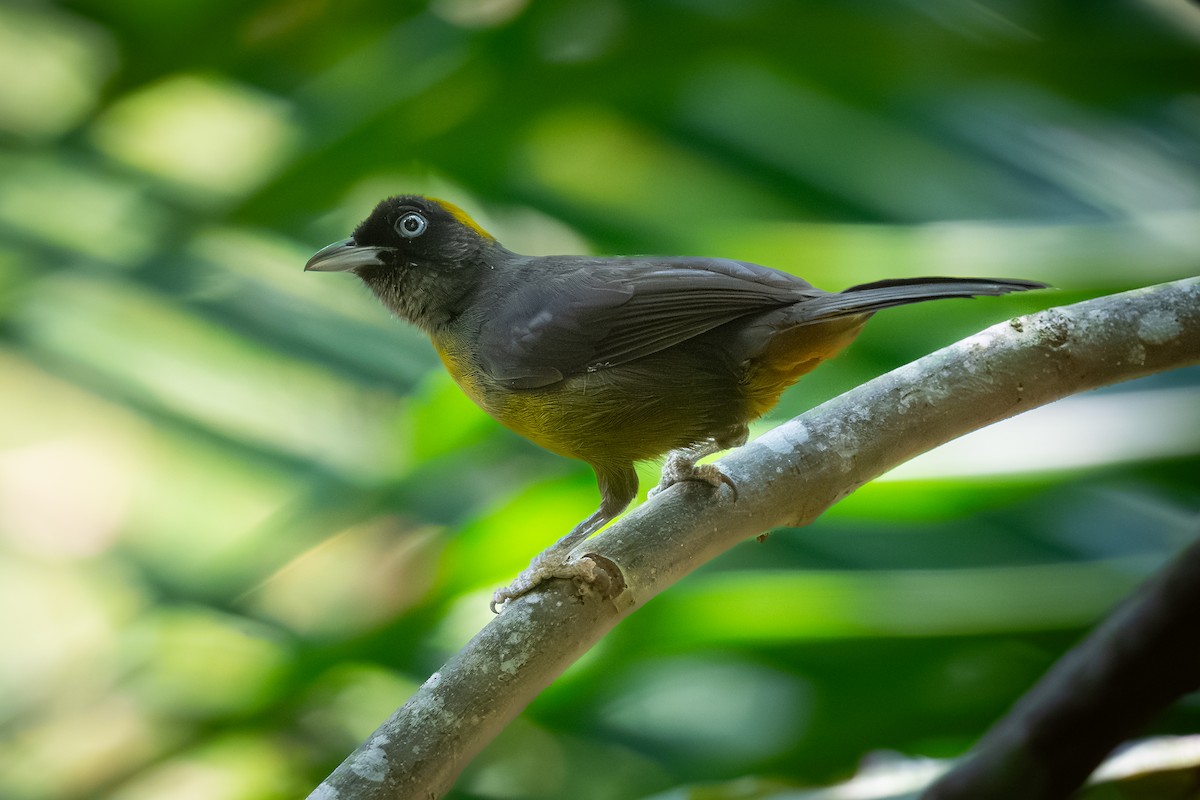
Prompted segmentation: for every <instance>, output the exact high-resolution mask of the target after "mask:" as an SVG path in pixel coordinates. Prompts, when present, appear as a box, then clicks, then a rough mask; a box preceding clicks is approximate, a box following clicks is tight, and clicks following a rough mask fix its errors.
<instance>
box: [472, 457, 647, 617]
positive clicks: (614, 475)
mask: <svg viewBox="0 0 1200 800" xmlns="http://www.w3.org/2000/svg"><path fill="white" fill-rule="evenodd" d="M592 467H593V469H595V470H596V481H597V483H598V484H599V485H600V507H599V508H598V509H596V511H595V513H593V514H592V515H591V516H590V517H588V518H587V519H585V520H584V521H583V522H581V523H579V524H578V525H576V526H575V527H574V528H572V529H571V532H570V533H568V534H567V535H566V536H564V537H562V538H561V539H559V540H558V541H557V542H555V543H554V544H552V545H551V546H550V547H548V548H546V549H545V550H543V551H542V552H541V553H540V554H539V555H537V556H536V557H535V558H534V559H533V561H531V562H530V563H529V566H528V567H526V568H525V569H524V570H522V571H521V574H520V575H518V576H517V577H516V578H515V579H514V580H513V582H512V583H510V584H509V585H508V586H505V587H504V588H502V589H497V590H496V591H495V592H494V593H493V594H492V602H491V609H492V613H495V614H498V613H500V612H499V609H500V607H502V606H503V605H504V604H505V603H507V602H508V601H510V600H514V599H516V598H518V597H520V596H521V595H523V594H526V593H528V592H529V591H531V590H533V589H534V588H536V587H537V586H538V584H540V583H542V582H543V581H546V580H549V579H550V578H564V579H567V580H574V581H577V582H579V584H580V585H581V586H586V585H588V584H591V583H592V582H593V581H595V579H596V578H595V572H596V562H595V561H593V560H592V559H590V558H587V557H586V556H585V557H582V558H575V559H572V558H571V551H572V550H574V549H575V547H576V546H577V545H579V544H580V543H582V542H583V541H584V540H586V539H587V538H588V537H589V536H591V535H592V534H593V533H595V532H596V531H598V530H600V529H601V528H603V527H604V526H605V525H607V524H608V523H609V522H611V521H612V520H613V519H615V518H616V516H617V515H618V514H620V513H621V512H622V511H624V510H625V507H626V506H628V505H629V503H630V502H631V501H632V500H633V498H634V497H636V496H637V485H638V481H637V473H636V472H635V471H634V469H633V465H632V464H626V465H621V466H618V467H607V466H605V467H601V466H598V465H595V464H593V465H592Z"/></svg>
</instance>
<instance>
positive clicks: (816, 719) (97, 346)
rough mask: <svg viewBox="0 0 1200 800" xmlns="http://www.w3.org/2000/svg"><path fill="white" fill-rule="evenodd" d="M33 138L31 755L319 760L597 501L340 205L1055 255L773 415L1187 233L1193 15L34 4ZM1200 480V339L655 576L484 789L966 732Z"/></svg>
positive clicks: (16, 543) (1, 359) (997, 268)
mask: <svg viewBox="0 0 1200 800" xmlns="http://www.w3.org/2000/svg"><path fill="white" fill-rule="evenodd" d="M0 147H2V149H0V644H2V646H3V650H4V656H3V658H0V796H3V797H5V798H10V799H11V800H68V799H74V798H85V797H100V798H111V799H112V800H141V799H142V798H151V797H171V798H183V799H184V800H187V798H205V799H206V800H214V799H217V800H224V799H225V798H228V799H229V800H243V799H245V800H251V799H254V800H257V799H258V798H283V797H295V796H299V795H303V794H304V793H305V792H307V791H308V790H309V789H310V788H311V787H313V786H315V785H316V783H317V782H318V781H319V780H320V779H321V778H322V777H323V776H324V775H325V774H326V773H327V772H328V771H329V770H330V769H331V768H332V767H333V766H335V765H336V764H337V763H338V762H339V761H340V759H341V758H342V757H343V756H344V755H345V754H347V753H348V752H349V751H350V750H351V749H352V748H353V747H354V746H355V744H356V743H357V742H358V741H359V740H360V739H361V738H363V737H364V736H365V735H366V734H368V733H369V732H370V731H371V730H373V729H374V727H375V726H376V725H377V724H378V723H379V722H380V721H382V720H383V719H384V718H385V717H386V715H387V714H388V713H389V712H390V710H391V709H392V708H393V707H395V706H396V705H398V704H400V703H401V702H403V700H404V699H405V697H406V696H407V695H408V693H409V692H410V691H411V690H412V688H413V687H414V686H415V685H416V684H418V683H419V682H420V681H422V680H423V679H424V678H425V677H426V676H427V674H428V673H429V672H430V671H432V670H433V669H435V668H436V667H437V666H438V665H439V664H440V663H441V662H442V660H443V659H445V658H446V657H447V655H448V654H449V653H451V652H453V651H454V650H455V649H457V648H458V647H459V646H460V645H461V644H462V643H463V642H464V641H465V640H466V639H467V638H468V637H469V636H471V635H472V634H473V632H474V631H475V630H477V629H478V628H479V627H480V626H481V625H482V624H484V623H486V621H487V619H488V611H487V603H486V598H487V596H488V592H489V591H490V590H491V588H493V587H494V586H496V585H499V584H500V583H503V582H505V581H507V579H508V578H510V577H511V576H512V575H513V574H514V573H515V572H516V571H517V570H518V569H520V568H521V567H523V566H524V565H525V563H526V562H527V561H528V559H529V558H530V557H531V556H533V555H534V554H535V553H536V552H537V551H538V550H540V549H541V548H542V547H544V546H545V545H547V544H549V543H550V542H551V541H552V540H554V539H555V538H557V536H558V535H560V534H561V533H563V532H564V531H565V530H567V528H568V527H569V526H570V525H572V524H573V523H575V522H577V521H578V520H579V519H580V518H582V516H584V515H585V514H586V513H587V512H589V511H590V510H591V509H592V508H593V507H594V504H595V500H596V492H595V488H594V485H593V483H592V477H591V474H590V472H589V471H588V470H587V468H586V467H584V466H583V465H581V464H574V463H568V462H565V461H563V460H561V459H559V458H557V457H555V456H552V455H549V454H547V453H544V452H541V451H539V450H538V449H537V448H535V447H534V446H532V445H530V444H528V443H526V442H524V441H522V440H520V439H519V438H517V437H516V436H514V435H512V434H510V433H508V432H506V431H505V430H503V429H501V428H499V427H498V426H497V425H495V424H494V423H492V422H491V421H490V420H488V419H487V418H486V417H484V416H483V415H482V414H481V412H479V411H478V410H476V409H475V408H474V407H473V406H472V405H471V404H470V403H469V402H468V401H467V400H465V399H464V398H463V397H462V396H461V395H460V394H459V393H458V391H457V389H456V388H455V387H454V386H453V385H452V384H451V382H450V381H449V379H448V378H447V377H446V376H445V375H444V374H443V373H442V371H441V369H440V367H439V365H438V364H437V360H436V357H435V355H434V354H433V352H432V350H431V348H430V347H429V346H428V344H427V343H426V342H424V341H423V340H422V338H421V337H420V336H419V335H418V334H417V333H415V332H414V331H413V330H410V329H408V328H406V327H404V326H403V325H401V324H399V323H397V322H395V321H394V320H391V319H389V318H388V317H387V315H386V314H385V312H384V311H383V309H382V308H380V307H379V306H378V305H377V304H376V303H375V302H374V301H373V300H372V299H371V298H369V297H367V296H366V293H365V291H364V290H363V289H362V288H361V287H360V286H358V285H357V283H356V282H355V281H352V280H351V279H349V278H347V277H346V276H327V275H304V274H302V273H301V271H300V269H301V266H302V265H303V263H304V261H305V259H306V257H307V256H308V255H309V254H310V253H311V252H312V251H313V250H314V249H315V248H316V247H318V246H320V245H323V244H325V243H326V242H328V241H331V240H334V239H339V238H342V237H344V236H346V235H347V234H348V232H349V230H350V229H351V228H352V227H353V225H354V223H355V222H356V221H357V220H358V219H359V218H361V217H362V216H364V215H365V214H366V212H367V211H368V210H369V209H370V208H371V207H372V205H373V204H374V203H375V202H376V201H377V200H379V199H380V198H382V197H383V196H385V195H387V194H392V193H400V192H411V191H420V192H427V193H434V194H437V195H440V196H444V197H447V198H448V199H451V200H453V201H454V202H456V203H458V204H459V205H462V206H463V207H465V208H467V209H469V210H470V212H471V213H472V214H473V215H475V216H477V218H478V219H479V220H480V221H481V222H482V223H483V224H484V226H485V227H487V228H489V230H492V231H493V232H494V233H495V234H496V235H497V236H498V237H499V238H500V239H501V240H502V241H503V242H505V243H506V244H507V245H509V246H510V247H512V248H514V249H516V250H519V251H526V252H538V253H551V252H583V251H590V252H596V253H617V252H623V253H630V252H636V253H645V252H658V253H672V254H688V253H691V254H697V255H713V256H730V257H736V258H740V259H746V260H753V261H757V262H760V263H766V264H770V265H772V266H776V267H779V268H783V269H789V270H795V271H796V272H798V273H801V274H803V275H804V276H805V277H807V278H809V279H810V280H812V281H813V282H814V283H816V284H817V285H820V286H822V287H825V288H828V289H837V288H841V287H844V286H846V285H850V284H853V283H858V282H863V281H869V280H875V279H879V278H883V277H901V276H910V275H918V274H953V275H992V274H994V275H998V276H1008V277H1026V278H1035V279H1041V280H1046V281H1049V282H1051V283H1053V284H1055V285H1056V286H1058V287H1059V289H1058V290H1057V291H1056V292H1053V293H1037V294H1032V295H1028V296H1022V297H1010V298H1004V299H1003V300H987V301H976V302H972V303H943V304H933V305H930V306H922V307H917V308H906V309H898V310H895V311H891V312H888V313H887V314H884V315H881V316H880V317H879V318H878V319H877V320H875V321H873V322H872V323H871V325H870V326H868V329H867V333H866V334H865V335H864V336H863V337H862V339H860V341H859V342H858V343H857V344H856V345H855V346H854V347H853V348H852V349H851V351H850V352H849V353H848V354H846V355H845V356H844V357H843V358H841V359H840V360H838V361H837V362H834V363H832V364H829V365H827V366H825V367H822V369H821V370H819V371H818V372H817V373H816V374H814V375H813V376H811V377H810V378H809V379H807V380H806V381H805V382H804V383H803V384H802V385H800V386H798V387H797V388H796V389H794V390H793V391H792V392H790V393H789V394H788V395H786V397H785V400H784V403H783V404H782V405H781V407H780V408H779V409H778V410H777V411H776V412H775V414H774V415H773V417H772V420H768V421H765V422H763V423H762V424H761V426H760V430H761V429H764V428H766V427H768V426H770V425H771V424H773V422H774V421H778V420H779V419H783V418H786V417H787V416H790V415H793V414H795V413H799V412H800V411H802V410H803V409H805V408H807V407H810V406H812V405H814V404H816V403H819V402H820V401H822V400H823V399H825V398H828V397H830V396H833V395H835V394H837V393H839V392H841V391H843V390H845V389H848V388H850V387H852V386H853V385H855V384H857V383H859V382H861V381H863V380H866V379H868V378H870V377H872V376H874V375H876V374H879V373H881V372H883V371H886V370H887V369H890V368H892V367H894V366H897V365H899V364H902V363H904V362H906V361H908V360H911V359H912V358H915V357H917V356H919V355H922V354H924V353H926V352H928V351H930V350H932V349H935V348H937V347H939V346H940V345H943V344H946V343H949V342H951V341H954V340H956V339H958V338H961V337H962V336H964V335H967V334H969V333H971V332H974V331H975V330H978V329H979V328H981V327H983V326H985V325H987V324H989V323H991V322H995V321H998V320H1001V319H1004V318H1006V317H1008V316H1011V315H1014V314H1017V313H1022V312H1026V311H1031V310H1036V309H1040V308H1044V307H1047V306H1050V305H1053V304H1057V303H1065V302H1070V301H1074V300H1077V299H1081V298H1084V297H1087V296H1093V295H1097V294H1102V293H1106V292H1110V291H1116V290H1120V289H1124V288H1129V287H1134V286H1142V285H1147V284H1150V283H1154V282H1158V281H1162V280H1169V279H1172V278H1176V277H1183V276H1187V275H1192V274H1195V273H1196V272H1197V271H1198V270H1197V265H1198V264H1200V11H1198V10H1197V8H1196V7H1195V5H1193V4H1189V3H1185V2H1183V1H1182V0H1125V1H1123V2H1122V1H1120V0H1114V1H1113V2H1100V3H1093V4H1089V5H1088V6H1087V7H1086V8H1083V7H1081V6H1079V5H1077V4H1071V3H1062V2H1050V3H1039V2H1033V1H1032V0H983V2H978V3H960V2H956V0H932V1H931V2H930V1H928V0H921V1H920V2H918V1H917V0H855V1H854V2H848V3H842V4H827V3H812V2H794V3H789V2H783V0H746V1H743V2H720V0H649V1H648V2H634V1H633V0H563V2H547V3H533V2H527V1H526V0H481V1H479V2H474V1H473V0H437V2H434V3H433V4H432V5H428V6H427V5H426V4H423V3H417V2H404V3H383V2H376V1H375V0H352V2H346V3H333V2H330V0H264V1H263V2H250V3H245V2H236V3H235V2H232V1H231V0H202V1H201V0H182V1H181V2H171V3H157V2H150V1H149V0H116V1H115V2H114V1H113V0H73V2H65V3H60V4H52V3H49V2H41V3H35V2H12V3H8V4H6V5H4V6H0ZM1198 474H1200V376H1198V375H1197V372H1196V370H1195V369H1192V370H1184V371H1182V372H1178V373H1175V374H1171V375H1164V376H1157V377H1155V378H1151V379H1147V380H1144V381H1140V382H1137V383H1135V384H1132V385H1129V386H1126V387H1118V388H1116V389H1113V390H1109V391H1106V392H1101V393H1096V394H1094V395H1091V396H1088V397H1083V398H1075V399H1072V400H1070V401H1067V402H1065V403H1063V404H1060V405H1059V406H1058V407H1056V408H1054V409H1048V410H1047V411H1046V412H1044V413H1040V414H1039V413H1036V412H1035V413H1032V414H1030V415H1028V416H1027V417H1026V418H1022V419H1017V420H1014V421H1012V422H1010V423H1007V424H1005V425H1004V426H1002V427H999V428H997V429H996V433H995V434H994V435H991V436H990V437H989V436H988V435H987V434H983V435H981V437H969V438H968V439H965V440H963V441H962V442H960V443H958V446H957V447H954V446H951V447H948V448H946V449H945V450H944V451H943V452H941V453H939V454H934V455H931V456H930V457H928V458H924V459H919V460H918V461H917V462H914V463H913V464H911V465H908V466H907V467H906V468H905V469H903V470H899V471H897V473H896V474H894V475H892V476H889V477H888V478H885V479H884V480H881V481H879V482H877V483H875V484H872V485H870V486H867V487H864V488H863V489H861V490H860V491H859V492H857V493H856V494H855V495H853V496H852V497H851V498H849V499H848V500H847V501H845V502H844V503H842V504H840V505H839V506H838V507H836V508H835V509H833V510H832V511H831V512H830V513H829V514H827V515H826V517H825V518H824V519H823V520H821V521H820V522H819V523H817V524H816V525H813V526H811V528H809V529H805V530H794V531H780V532H777V533H776V534H775V535H772V536H771V537H770V538H769V539H768V540H767V541H766V543H765V544H761V545H760V544H757V543H754V542H748V543H746V544H745V545H743V546H742V547H739V548H736V549H735V550H734V551H733V552H730V553H728V554H727V555H726V556H724V557H723V558H721V559H719V560H718V561H717V562H715V563H713V564H711V565H709V566H708V567H706V568H705V569H703V570H702V571H701V572H700V573H699V574H697V575H695V576H693V577H692V578H690V579H689V580H687V581H685V582H684V583H682V584H681V585H679V586H678V587H676V588H675V589H673V590H671V591H670V592H668V593H667V594H665V595H664V596H662V597H661V598H659V599H658V600H656V601H654V602H653V603H651V604H650V605H649V606H648V607H647V608H645V609H644V610H643V611H641V612H639V613H638V614H636V615H635V616H634V617H633V618H632V619H630V620H629V621H628V622H627V623H626V624H624V625H622V626H621V627H620V628H619V629H618V630H617V631H615V632H614V633H613V634H612V636H610V637H609V639H608V640H607V641H605V642H604V643H603V644H602V645H601V646H599V647H598V648H596V650H595V651H594V652H592V653H591V654H589V655H588V657H587V658H586V659H584V661H583V662H581V663H580V664H578V665H577V666H576V667H575V668H573V669H572V670H571V671H570V672H569V673H568V674H567V675H566V676H564V678H563V679H562V680H561V681H559V682H558V683H557V684H556V685H555V686H553V687H551V688H550V689H549V690H548V691H547V692H546V693H545V694H544V695H543V696H542V697H541V698H539V699H538V700H537V701H536V702H535V703H534V705H533V706H532V707H531V708H530V709H529V711H528V712H527V713H526V714H525V715H524V716H523V717H522V718H521V719H520V720H519V721H518V722H517V723H516V724H514V725H513V726H512V727H511V729H510V730H508V731H506V732H505V733H504V735H503V736H502V737H501V738H500V739H499V740H498V741H497V742H496V743H495V744H494V745H493V746H492V747H491V748H489V750H488V751H487V752H486V753H485V754H484V755H483V756H482V757H481V758H480V759H478V761H477V763H475V764H474V765H472V766H471V767H470V768H469V770H468V771H467V773H466V774H465V775H464V777H463V779H462V780H461V781H460V784H459V787H458V788H457V789H456V792H455V795H454V796H455V797H460V798H468V797H473V798H485V797H486V798H513V797H522V798H529V797H547V798H560V797H572V798H584V799H585V800H586V798H597V800H599V798H634V797H641V796H646V795H649V794H652V793H658V792H664V791H666V790H668V789H670V788H672V787H679V786H685V785H688V784H693V783H701V782H706V781H719V780H728V779H732V778H736V777H737V776H742V775H757V776H763V777H765V778H768V779H770V780H772V781H777V782H782V783H783V784H795V785H802V784H814V783H820V782H824V781H829V780H834V779H837V778H839V777H844V776H846V775H847V774H849V773H850V772H852V771H853V770H854V768H855V765H856V763H857V762H858V760H859V759H860V758H862V757H863V756H864V755H865V754H867V753H869V752H871V751H876V750H881V749H889V750H898V751H903V752H905V753H910V754H924V755H940V756H945V755H953V754H956V753H958V752H960V751H961V750H962V749H963V748H964V747H966V746H967V745H968V744H969V743H970V742H971V741H972V740H973V739H974V738H975V737H976V736H978V735H979V733H980V732H981V731H982V730H983V729H984V728H985V726H986V725H987V724H988V722H989V721H990V720H992V719H993V718H995V717H996V716H997V715H998V714H999V713H1001V712H1002V711H1003V709H1004V708H1005V707H1006V706H1007V704H1008V703H1009V702H1011V701H1012V699H1013V698H1014V697H1015V696H1016V695H1017V694H1018V693H1019V692H1021V691H1022V689H1023V688H1024V687H1026V686H1027V685H1028V684H1029V683H1030V682H1031V681H1032V680H1033V679H1034V678H1035V676H1036V675H1038V674H1039V672H1040V671H1041V670H1043V669H1044V668H1045V667H1046V666H1047V665H1048V664H1049V663H1050V662H1051V661H1052V660H1053V659H1054V658H1055V657H1056V655H1057V654H1059V653H1060V652H1061V651H1062V650H1063V649H1064V648H1065V647H1067V646H1068V645H1069V643H1070V642H1071V641H1073V640H1074V639H1076V638H1077V637H1078V636H1079V635H1080V633H1081V632H1082V631H1083V630H1085V629H1086V628H1087V627H1088V626H1089V625H1091V624H1093V623H1094V622H1095V621H1096V620H1097V619H1099V618H1100V617H1101V616H1102V615H1103V614H1104V612H1105V610H1106V609H1108V608H1109V607H1111V605H1112V604H1113V603H1115V602H1116V601H1117V600H1118V599H1119V598H1120V597H1122V596H1123V595H1124V594H1125V593H1127V592H1128V591H1129V590H1130V589H1131V587H1133V586H1134V585H1136V583H1137V582H1138V581H1139V580H1140V579H1142V578H1143V577H1144V576H1145V575H1147V574H1148V573H1149V572H1151V571H1152V570H1153V569H1154V568H1155V567H1156V566H1158V565H1160V564H1161V563H1162V562H1163V561H1164V559H1166V558H1168V557H1169V556H1170V554H1171V553H1172V552H1174V551H1175V550H1177V549H1178V548H1179V547H1180V546H1181V545H1182V543H1184V542H1185V541H1187V540H1188V539H1189V538H1190V537H1192V536H1194V535H1195V533H1196V530H1197V500H1198V497H1200V491H1198V489H1197V484H1196V479H1195V476H1196V475H1198ZM642 475H643V482H644V483H647V482H649V481H651V480H653V477H654V469H653V465H648V466H647V467H646V469H645V470H644V471H643V473H642ZM1198 722H1200V706H1197V704H1196V703H1195V702H1194V701H1188V702H1185V703H1183V704H1182V705H1181V706H1180V707H1179V709H1178V710H1177V711H1175V712H1174V713H1173V714H1172V715H1171V716H1170V717H1169V718H1167V719H1165V720H1162V721H1160V722H1159V723H1158V725H1159V727H1160V728H1161V729H1164V730H1189V729H1195V727H1196V725H1197V723H1198Z"/></svg>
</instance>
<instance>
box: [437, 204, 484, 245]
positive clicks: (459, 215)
mask: <svg viewBox="0 0 1200 800" xmlns="http://www.w3.org/2000/svg"><path fill="white" fill-rule="evenodd" d="M429 199H430V200H432V201H433V202H435V203H437V204H438V205H439V206H441V207H442V208H444V209H446V211H448V212H450V215H451V216H452V217H454V218H455V219H456V220H458V221H459V222H461V223H462V224H463V225H466V226H467V227H468V228H470V229H471V230H473V231H475V232H476V233H478V234H479V235H480V236H482V237H483V238H485V239H492V240H495V238H496V237H495V236H492V235H491V234H490V233H488V232H487V231H485V230H484V229H483V228H481V227H479V223H478V222H476V221H475V220H473V219H471V218H470V217H469V216H467V212H465V211H463V210H462V209H461V208H459V207H458V206H456V205H454V203H449V202H447V201H445V200H441V199H439V198H436V197H431V198H429Z"/></svg>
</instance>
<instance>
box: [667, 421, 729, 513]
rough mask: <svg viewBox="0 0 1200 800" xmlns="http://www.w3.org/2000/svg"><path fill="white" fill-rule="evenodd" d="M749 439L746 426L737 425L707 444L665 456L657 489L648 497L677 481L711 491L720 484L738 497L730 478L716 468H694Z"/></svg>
mask: <svg viewBox="0 0 1200 800" xmlns="http://www.w3.org/2000/svg"><path fill="white" fill-rule="evenodd" d="M748 438H750V429H749V428H747V427H746V426H745V425H737V426H735V427H733V428H730V429H729V430H728V431H726V432H725V433H723V434H721V435H719V436H713V437H711V438H709V439H707V440H706V441H703V442H698V443H696V444H694V445H692V446H690V447H684V448H682V449H680V450H672V451H671V452H670V453H668V454H667V460H666V462H665V463H664V464H663V469H662V480H660V481H659V483H658V486H655V487H654V488H653V489H651V490H650V497H653V496H654V495H656V494H658V493H659V492H662V491H665V490H667V489H669V488H671V487H672V486H674V485H675V484H677V483H679V482H680V481H703V482H704V483H707V484H708V485H709V486H712V487H714V488H718V487H720V485H721V484H722V483H723V484H725V485H727V486H728V487H729V488H730V489H732V490H733V496H734V497H735V498H736V497H737V487H736V486H734V484H733V481H731V480H730V479H729V476H728V475H726V474H725V473H723V472H721V470H720V469H718V468H717V465H716V464H697V463H696V462H697V461H699V460H700V459H702V458H704V457H705V456H711V455H712V454H713V453H719V452H721V451H722V450H728V449H729V448H731V447H741V446H742V445H744V444H745V443H746V440H747V439H748Z"/></svg>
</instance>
